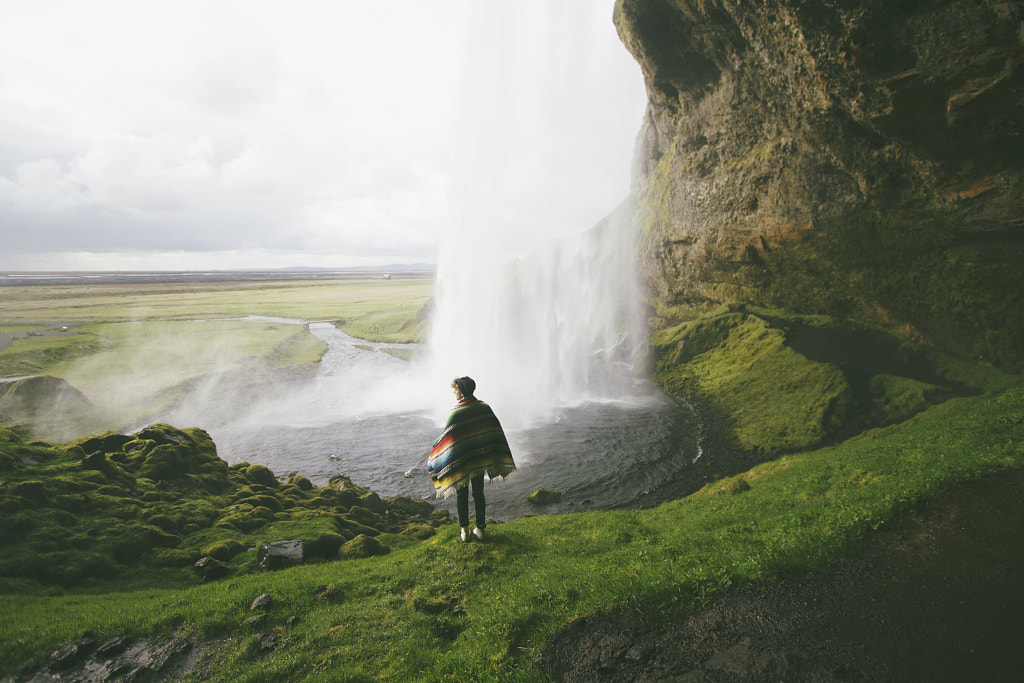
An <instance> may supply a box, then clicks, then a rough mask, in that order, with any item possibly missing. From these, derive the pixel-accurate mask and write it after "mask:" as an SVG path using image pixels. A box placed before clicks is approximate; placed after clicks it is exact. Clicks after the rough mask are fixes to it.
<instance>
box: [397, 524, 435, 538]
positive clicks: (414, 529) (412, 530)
mask: <svg viewBox="0 0 1024 683" xmlns="http://www.w3.org/2000/svg"><path fill="white" fill-rule="evenodd" d="M436 534H437V529H435V528H434V527H432V526H430V525H429V524H409V525H408V526H406V527H405V528H404V529H403V530H402V532H401V535H402V536H408V537H409V538H414V539H416V540H417V541H425V540H427V539H428V538H431V537H432V536H435V535H436Z"/></svg>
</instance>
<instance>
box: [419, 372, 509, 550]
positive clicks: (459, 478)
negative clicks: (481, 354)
mask: <svg viewBox="0 0 1024 683" xmlns="http://www.w3.org/2000/svg"><path fill="white" fill-rule="evenodd" d="M451 386H452V389H453V390H454V392H455V397H456V399H457V400H458V403H457V404H456V405H455V407H454V408H452V411H451V413H450V414H449V415H448V420H447V421H446V422H445V426H444V430H443V431H442V432H441V435H440V436H439V437H438V438H437V440H436V441H435V442H434V446H433V448H432V449H431V452H430V458H429V459H428V461H427V471H428V472H429V473H430V477H431V479H432V480H433V482H434V487H435V488H436V490H437V494H438V495H439V496H442V497H444V498H447V497H448V496H450V495H452V494H453V493H454V494H456V496H457V498H456V502H457V507H458V513H459V526H460V527H462V540H463V541H466V540H468V539H469V489H470V487H472V489H473V503H474V505H475V507H476V529H475V530H474V532H473V533H474V535H476V537H477V538H480V539H482V538H483V535H484V531H483V530H484V527H485V526H486V525H487V519H486V515H485V513H486V502H485V500H484V475H486V476H487V478H488V479H489V480H492V479H497V478H498V477H507V476H508V475H510V474H512V472H514V471H515V469H516V465H515V461H514V460H513V458H512V451H511V449H510V448H509V445H508V439H507V438H506V437H505V431H504V430H503V429H502V427H501V422H499V421H498V418H497V416H496V415H495V414H494V411H493V410H491V407H490V406H489V405H487V404H486V403H485V402H483V401H481V400H479V399H477V398H476V397H474V395H473V394H474V392H475V391H476V382H474V381H473V379H472V378H470V377H459V378H457V379H454V380H452V385H451Z"/></svg>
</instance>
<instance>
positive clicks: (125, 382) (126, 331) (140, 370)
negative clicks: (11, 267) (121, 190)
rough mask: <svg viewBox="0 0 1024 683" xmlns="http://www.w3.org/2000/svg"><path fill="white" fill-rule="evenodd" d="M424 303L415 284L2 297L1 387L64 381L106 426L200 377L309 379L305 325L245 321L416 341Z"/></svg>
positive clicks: (330, 283)
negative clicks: (31, 379) (326, 326)
mask: <svg viewBox="0 0 1024 683" xmlns="http://www.w3.org/2000/svg"><path fill="white" fill-rule="evenodd" d="M432 293H433V279H432V278H422V277H421V278H407V279H394V280H383V279H337V280H320V279H317V280H305V281H291V280H289V281H266V282H255V283H254V282H244V283H238V282H221V283H203V284H199V285H184V284H145V285H141V286H139V285H68V286H52V287H51V286H39V287H6V288H0V324H2V328H0V329H2V330H3V333H4V334H13V335H16V336H15V338H13V339H11V340H10V345H9V346H7V348H0V377H18V376H32V375H43V376H52V377H58V378H61V379H64V380H67V381H68V382H69V383H70V384H71V385H72V386H73V387H74V388H75V389H77V390H78V391H80V392H82V394H84V395H85V397H86V398H87V399H88V400H89V401H91V402H92V403H94V404H95V405H96V406H97V407H98V408H100V409H101V411H102V412H103V413H104V414H105V415H107V416H108V417H107V422H106V423H105V426H106V427H110V428H116V427H117V426H118V425H120V424H124V423H126V422H131V421H133V420H135V419H137V418H139V417H142V416H144V415H147V414H149V413H152V412H153V411H156V410H159V409H161V408H163V407H164V406H165V405H166V404H167V403H168V402H173V401H174V400H175V398H176V397H177V396H178V395H179V393H180V392H181V391H183V388H185V387H187V386H188V385H190V383H194V382H195V381H197V380H199V379H201V378H203V377H209V376H211V375H214V374H218V373H220V374H223V373H249V374H250V375H253V376H255V375H258V374H259V373H274V372H287V371H289V370H295V369H298V370H300V371H301V370H306V371H308V370H309V369H311V368H312V367H313V366H314V364H315V363H316V362H317V361H319V359H320V357H321V356H322V355H323V353H324V351H325V350H326V345H325V344H324V343H323V342H321V341H320V340H318V339H316V338H315V337H314V336H313V335H312V334H310V332H309V330H308V328H307V326H305V325H296V324H289V323H286V322H278V321H273V320H269V321H268V320H252V319H248V318H249V317H251V316H255V317H261V318H284V319H290V320H299V321H305V322H310V321H325V322H331V323H333V324H334V325H336V326H337V327H338V328H340V329H341V330H343V331H345V332H346V333H348V334H350V335H352V336H354V337H358V338H362V339H368V340H370V341H384V342H396V343H408V342H416V341H420V340H422V339H423V338H424V336H425V334H426V318H425V315H424V313H423V310H424V306H425V305H426V304H427V302H428V301H429V300H430V298H431V296H432ZM62 327H66V328H67V330H66V331H62V330H61V328H62ZM2 414H3V410H2V406H0V415H2ZM44 436H45V435H44Z"/></svg>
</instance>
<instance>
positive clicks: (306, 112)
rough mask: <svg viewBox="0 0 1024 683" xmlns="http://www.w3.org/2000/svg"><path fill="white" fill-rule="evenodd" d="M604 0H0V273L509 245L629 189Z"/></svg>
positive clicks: (261, 264)
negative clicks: (478, 241) (459, 227)
mask: <svg viewBox="0 0 1024 683" xmlns="http://www.w3.org/2000/svg"><path fill="white" fill-rule="evenodd" d="M613 4H614V3H613V2H612V0H547V1H546V2H543V1H541V0H487V1H480V0H431V1H430V2H423V1H422V0H389V1H388V2H367V1H366V0H360V1H358V2H356V1H351V0H334V1H332V2H328V1H323V2H320V1H316V2H314V1H310V0H294V1H292V2H287V3H285V2H281V1H280V0H277V1H269V0H266V1H264V0H237V1H233V0H175V2H155V1H151V0H90V2H81V1H79V0H0V270H5V271H21V270H209V269H217V270H222V269H235V268H256V269H262V268H284V267H296V266H304V267H326V268H330V267H345V266H370V265H390V264H395V263H420V262H427V263H435V262H437V260H438V252H439V250H440V249H442V247H443V244H444V242H445V240H451V239H457V235H458V232H457V231H452V230H451V229H450V227H451V225H452V224H453V223H458V222H459V221H463V222H465V221H473V229H479V230H481V231H487V232H488V234H493V235H494V236H495V237H494V239H493V240H492V241H491V242H490V244H491V248H493V249H497V250H500V251H502V252H507V253H509V254H510V255H519V254H521V253H526V252H529V251H530V250H533V249H536V248H537V247H538V245H539V244H542V243H543V241H544V240H545V239H548V238H550V237H551V236H555V235H560V234H568V233H572V232H581V231H583V230H585V229H587V228H588V227H590V226H592V225H593V224H595V223H596V222H597V221H598V220H600V219H601V218H602V217H603V216H604V215H606V214H607V213H608V212H610V211H611V210H612V209H613V208H614V207H615V206H616V205H617V204H618V203H619V202H620V201H621V200H622V199H623V198H624V197H625V196H626V195H627V193H628V192H629V184H630V173H631V162H632V154H633V146H634V143H635V139H636V135H637V132H638V131H639V129H640V124H641V121H642V116H643V111H644V106H645V102H646V98H645V95H644V88H643V83H642V78H641V74H640V70H639V67H638V66H637V65H636V63H635V62H634V61H633V59H632V57H631V56H630V55H629V54H628V52H627V51H626V50H625V48H624V47H623V46H622V44H621V43H620V42H619V40H618V38H617V36H616V35H615V30H614V26H613V25H612V8H613Z"/></svg>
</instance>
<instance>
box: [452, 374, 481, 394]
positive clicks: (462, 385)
mask: <svg viewBox="0 0 1024 683" xmlns="http://www.w3.org/2000/svg"><path fill="white" fill-rule="evenodd" d="M455 386H457V387H458V388H459V393H461V394H462V395H463V396H464V397H466V398H473V392H474V391H476V382H474V381H473V378H472V377H459V378H458V379H457V380H455Z"/></svg>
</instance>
